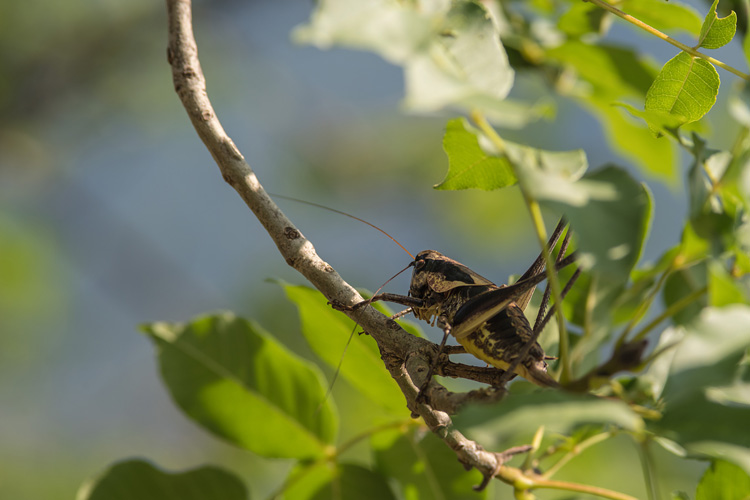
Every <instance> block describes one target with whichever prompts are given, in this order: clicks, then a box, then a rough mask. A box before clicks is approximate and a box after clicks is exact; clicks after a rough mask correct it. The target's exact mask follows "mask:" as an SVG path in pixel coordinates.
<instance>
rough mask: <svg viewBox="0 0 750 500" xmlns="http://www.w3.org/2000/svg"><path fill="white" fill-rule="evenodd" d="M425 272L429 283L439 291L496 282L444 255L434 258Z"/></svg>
mask: <svg viewBox="0 0 750 500" xmlns="http://www.w3.org/2000/svg"><path fill="white" fill-rule="evenodd" d="M425 272H426V273H427V285H428V286H429V287H430V288H431V289H432V290H434V291H435V292H438V293H444V292H447V291H450V290H453V289H454V288H457V287H463V286H487V285H493V286H494V283H492V282H491V281H490V280H488V279H487V278H484V277H482V276H480V275H479V274H477V273H475V272H474V271H472V270H471V269H469V268H468V267H466V266H464V265H463V264H461V263H460V262H456V261H455V260H453V259H450V258H448V257H445V256H444V255H440V256H439V258H432V259H431V260H430V262H429V263H427V265H426V266H425Z"/></svg>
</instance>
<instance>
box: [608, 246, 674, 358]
mask: <svg viewBox="0 0 750 500" xmlns="http://www.w3.org/2000/svg"><path fill="white" fill-rule="evenodd" d="M673 268H674V261H673V262H672V263H671V264H670V265H669V267H668V268H667V269H666V270H665V271H664V272H663V273H662V274H661V276H659V281H657V282H656V284H655V285H654V287H653V288H652V289H651V292H650V293H649V295H648V296H647V297H646V298H645V300H644V301H643V302H641V304H640V306H639V307H638V310H637V311H636V312H635V314H633V318H632V319H631V320H630V322H629V323H628V325H627V326H626V327H625V329H624V330H623V331H622V333H621V334H620V337H619V338H618V339H617V343H616V344H615V345H616V346H617V347H621V346H622V345H623V344H624V343H625V341H626V340H627V338H628V334H629V333H630V332H631V331H633V328H635V325H637V324H638V322H639V321H640V320H641V319H643V315H644V314H646V312H647V311H648V310H649V308H651V304H653V302H654V299H655V298H656V294H657V293H659V290H661V288H662V286H664V282H665V281H666V280H667V276H669V274H670V273H671V272H672V271H673V270H674V269H673Z"/></svg>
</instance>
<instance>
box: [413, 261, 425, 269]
mask: <svg viewBox="0 0 750 500" xmlns="http://www.w3.org/2000/svg"><path fill="white" fill-rule="evenodd" d="M425 264H426V262H425V261H424V260H417V261H414V270H415V271H419V270H420V269H422V268H423V267H424V266H425Z"/></svg>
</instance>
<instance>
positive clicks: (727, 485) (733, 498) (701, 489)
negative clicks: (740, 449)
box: [695, 460, 750, 500]
mask: <svg viewBox="0 0 750 500" xmlns="http://www.w3.org/2000/svg"><path fill="white" fill-rule="evenodd" d="M748 498H750V475H748V473H747V472H746V471H744V470H742V468H740V467H737V466H736V465H734V464H731V463H729V462H725V461H723V460H717V461H715V462H714V463H712V464H711V467H710V468H709V469H708V470H707V471H706V472H705V473H704V474H703V477H702V478H701V482H700V483H698V489H697V490H696V491H695V500H718V499H721V500H747V499H748Z"/></svg>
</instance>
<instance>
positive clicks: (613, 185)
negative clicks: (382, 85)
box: [524, 165, 652, 284]
mask: <svg viewBox="0 0 750 500" xmlns="http://www.w3.org/2000/svg"><path fill="white" fill-rule="evenodd" d="M524 172H526V171H524ZM524 175H525V174H524ZM530 180H531V182H529V186H530V188H531V189H530V192H531V195H532V196H533V197H534V198H536V199H537V200H539V201H540V202H541V203H542V204H543V205H545V206H548V207H550V208H552V209H554V210H555V211H557V212H560V213H563V214H565V215H566V216H567V217H568V220H569V221H570V224H571V227H572V228H573V231H574V233H575V234H576V237H577V241H578V248H579V250H580V262H581V263H582V264H584V266H585V267H588V268H591V269H592V270H594V271H596V272H598V273H599V274H601V275H603V276H604V277H605V278H606V279H607V281H609V282H619V283H620V284H622V283H624V282H625V281H627V279H628V278H629V276H630V271H631V270H632V269H633V266H635V264H636V262H637V261H638V259H639V258H640V255H641V250H642V248H643V244H644V242H645V239H646V234H647V233H648V228H649V226H650V221H651V209H652V206H651V205H652V202H651V195H650V193H649V191H648V190H647V189H646V187H645V185H643V184H642V183H640V182H638V181H637V180H635V179H634V178H633V177H632V176H631V175H630V174H629V173H628V172H627V171H625V170H623V169H622V168H620V167H617V166H614V165H609V166H606V167H604V168H601V169H598V170H595V171H592V172H589V173H587V174H586V175H584V176H583V177H582V178H581V179H580V180H578V181H569V182H563V180H562V179H556V182H555V183H554V184H549V185H545V183H546V182H547V181H544V180H543V179H542V178H541V175H540V174H539V172H538V171H536V172H534V173H533V174H532V177H531V178H530Z"/></svg>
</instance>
